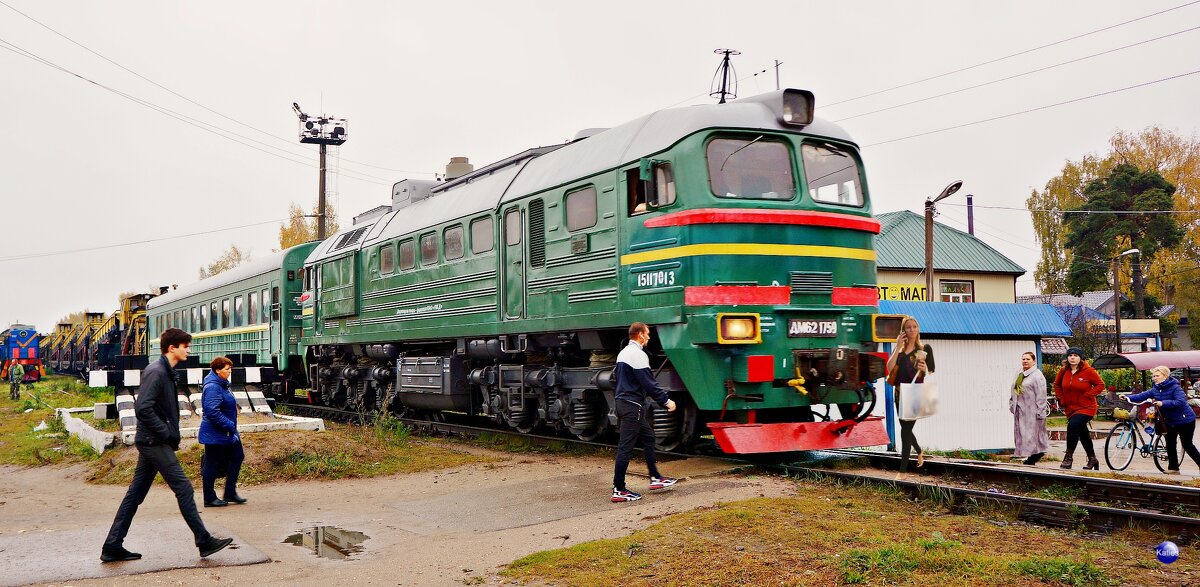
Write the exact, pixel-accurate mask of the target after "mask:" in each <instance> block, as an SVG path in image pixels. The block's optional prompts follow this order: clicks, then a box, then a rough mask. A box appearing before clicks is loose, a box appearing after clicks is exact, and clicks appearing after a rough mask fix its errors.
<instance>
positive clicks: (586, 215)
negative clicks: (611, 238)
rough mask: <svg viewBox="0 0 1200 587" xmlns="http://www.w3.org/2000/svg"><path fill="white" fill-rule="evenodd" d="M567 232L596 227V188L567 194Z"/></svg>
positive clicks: (587, 188)
mask: <svg viewBox="0 0 1200 587" xmlns="http://www.w3.org/2000/svg"><path fill="white" fill-rule="evenodd" d="M566 208H567V230H582V229H584V228H591V227H593V226H596V188H594V187H586V188H584V189H581V190H576V191H573V192H571V193H569V194H567V205H566Z"/></svg>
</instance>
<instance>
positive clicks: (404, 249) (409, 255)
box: [400, 240, 417, 271]
mask: <svg viewBox="0 0 1200 587" xmlns="http://www.w3.org/2000/svg"><path fill="white" fill-rule="evenodd" d="M416 266H417V249H416V245H413V242H412V241H411V240H406V241H404V242H401V243H400V269H401V270H403V271H407V270H409V269H412V268H413V267H416Z"/></svg>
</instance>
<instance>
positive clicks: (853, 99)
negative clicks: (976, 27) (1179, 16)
mask: <svg viewBox="0 0 1200 587" xmlns="http://www.w3.org/2000/svg"><path fill="white" fill-rule="evenodd" d="M1197 3H1200V0H1193V1H1192V2H1185V3H1183V4H1180V5H1178V6H1174V7H1171V8H1167V9H1165V10H1160V11H1158V12H1153V13H1150V14H1147V15H1145V16H1139V17H1137V18H1134V19H1130V20H1126V21H1123V22H1119V23H1117V24H1113V25H1109V26H1106V27H1103V28H1099V29H1096V30H1093V31H1088V32H1086V33H1083V34H1079V35H1075V36H1072V37H1067V38H1065V39H1061V40H1058V41H1054V42H1052V43H1047V44H1045V45H1039V46H1037V47H1033V48H1031V49H1025V50H1023V51H1018V52H1016V53H1012V54H1009V55H1005V56H1003V57H997V58H995V59H989V60H987V61H983V62H980V63H976V64H974V65H968V66H966V67H960V68H958V69H955V70H953V71H947V72H945V73H939V74H937V75H934V76H930V77H926V78H922V79H919V80H916V81H911V82H907V83H903V84H900V85H898V86H892V87H890V88H884V89H882V90H876V91H874V92H870V93H867V94H863V95H861V96H855V97H853V98H847V99H845V100H840V101H837V102H832V103H829V104H824V105H822V106H821V107H822V108H829V107H832V106H837V105H838V104H845V103H847V102H853V101H855V100H861V99H863V98H869V97H871V96H877V95H879V94H883V93H885V92H891V91H893V90H899V89H901V88H907V87H909V86H914V85H917V84H920V83H925V82H927V81H932V80H935V79H939V78H943V77H946V76H948V75H954V74H956V73H962V72H964V71H969V70H972V69H976V68H979V67H983V66H985V65H991V64H993V63H999V62H1001V61H1004V60H1007V59H1012V58H1013V57H1018V56H1020V55H1026V54H1028V53H1033V52H1035V51H1040V50H1042V49H1046V48H1049V47H1053V46H1055V45H1061V44H1063V43H1067V42H1070V41H1074V40H1077V39H1082V38H1084V37H1087V36H1090V35H1094V34H1096V33H1100V32H1104V31H1107V30H1112V29H1115V28H1117V27H1122V26H1125V25H1127V24H1130V23H1134V22H1137V21H1140V20H1145V19H1147V18H1151V17H1154V16H1158V15H1160V14H1166V13H1168V12H1171V11H1173V10H1179V9H1180V8H1185V7H1187V6H1191V5H1193V4H1197Z"/></svg>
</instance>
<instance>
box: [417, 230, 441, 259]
mask: <svg viewBox="0 0 1200 587" xmlns="http://www.w3.org/2000/svg"><path fill="white" fill-rule="evenodd" d="M437 249H438V247H437V234H435V233H432V232H431V233H428V234H423V235H421V265H422V266H424V265H436V264H437V262H438V250H437Z"/></svg>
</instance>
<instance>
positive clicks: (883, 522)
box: [504, 481, 1200, 587]
mask: <svg viewBox="0 0 1200 587" xmlns="http://www.w3.org/2000/svg"><path fill="white" fill-rule="evenodd" d="M797 489H798V492H799V497H795V498H760V499H751V500H746V501H739V502H733V503H726V504H719V505H717V506H715V507H711V508H703V509H699V510H695V511H691V512H686V513H681V514H676V515H672V516H669V517H667V518H665V519H663V521H661V522H658V523H656V524H654V525H653V526H650V527H649V528H647V529H645V530H641V531H638V532H635V533H633V534H632V535H630V536H628V537H625V538H618V539H611V540H599V541H594V542H588V543H584V544H580V545H576V546H573V547H570V548H565V549H559V550H552V551H545V552H539V553H536V554H533V555H530V556H527V557H525V558H522V559H520V560H517V561H515V562H513V563H511V564H510V565H509V566H508V568H507V569H506V570H505V571H504V574H505V575H506V576H508V577H510V578H513V579H518V580H521V581H527V582H529V581H532V582H539V583H549V584H554V585H559V584H561V585H613V584H621V585H630V586H638V585H646V586H650V585H654V586H666V585H730V586H738V587H741V586H745V585H937V586H939V587H949V586H956V585H1088V586H1102V585H1116V584H1121V583H1122V582H1124V583H1128V584H1138V585H1142V584H1156V585H1180V584H1184V585H1191V584H1198V583H1200V560H1197V559H1196V557H1195V556H1194V555H1195V549H1194V548H1185V549H1184V553H1183V555H1182V557H1181V558H1180V560H1179V562H1177V563H1175V564H1174V565H1170V566H1167V565H1162V564H1160V563H1158V562H1157V561H1156V560H1155V558H1154V550H1153V545H1154V544H1157V543H1158V542H1159V541H1161V540H1162V539H1163V538H1162V537H1161V536H1158V535H1156V534H1155V533H1153V532H1150V531H1126V532H1122V533H1119V534H1117V535H1113V536H1107V537H1096V536H1086V537H1085V536H1080V535H1077V534H1072V533H1068V532H1062V531H1054V530H1047V529H1043V528H1037V527H1032V526H1028V525H1025V524H1021V523H1014V522H1012V521H1011V516H1008V515H1006V514H1005V513H1004V512H991V511H988V510H987V509H986V508H984V509H978V510H975V512H974V513H975V515H952V514H949V513H947V512H946V510H945V509H944V507H943V506H942V505H939V504H938V503H936V502H934V501H913V500H910V499H907V498H904V497H903V496H901V495H899V494H898V493H896V492H894V491H890V490H886V489H874V488H864V487H853V486H839V485H837V484H832V483H823V482H812V481H799V482H797Z"/></svg>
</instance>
